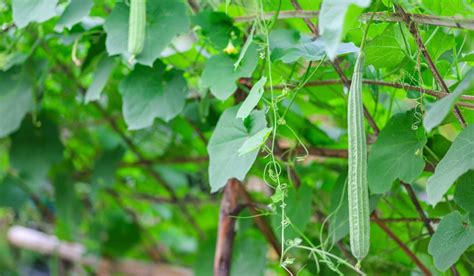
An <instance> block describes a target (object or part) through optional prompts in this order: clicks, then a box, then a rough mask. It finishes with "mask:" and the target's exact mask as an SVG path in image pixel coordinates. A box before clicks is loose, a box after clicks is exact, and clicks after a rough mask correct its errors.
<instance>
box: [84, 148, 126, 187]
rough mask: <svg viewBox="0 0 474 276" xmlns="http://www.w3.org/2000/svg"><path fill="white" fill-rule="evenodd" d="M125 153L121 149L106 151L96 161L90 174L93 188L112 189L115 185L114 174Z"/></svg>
mask: <svg viewBox="0 0 474 276" xmlns="http://www.w3.org/2000/svg"><path fill="white" fill-rule="evenodd" d="M124 153H125V151H124V150H123V148H122V147H120V146H119V147H116V148H115V149H112V150H108V151H106V152H104V153H103V154H102V156H100V157H99V159H97V161H96V162H95V165H94V170H93V172H92V184H93V185H94V188H99V187H112V186H113V184H114V183H115V174H116V171H117V168H118V166H119V164H120V161H121V160H122V157H123V154H124Z"/></svg>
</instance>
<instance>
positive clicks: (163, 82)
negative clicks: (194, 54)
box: [119, 61, 188, 130]
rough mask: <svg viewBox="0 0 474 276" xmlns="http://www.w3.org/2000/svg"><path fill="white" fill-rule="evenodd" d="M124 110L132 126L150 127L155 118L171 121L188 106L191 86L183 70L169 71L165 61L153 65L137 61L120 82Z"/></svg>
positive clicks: (129, 124)
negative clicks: (145, 64)
mask: <svg viewBox="0 0 474 276" xmlns="http://www.w3.org/2000/svg"><path fill="white" fill-rule="evenodd" d="M119 89H120V93H121V94H122V97H123V108H122V109H123V114H124V117H125V122H126V123H127V125H128V128H129V129H130V130H135V129H141V128H145V127H149V126H151V125H152V124H153V121H154V119H155V118H157V117H158V118H160V119H163V120H165V121H169V120H171V119H173V118H174V117H176V115H178V114H179V113H180V112H181V111H182V110H183V108H184V105H185V103H186V95H187V94H188V87H187V84H186V80H185V79H184V78H183V75H182V72H180V71H178V70H175V69H172V70H169V71H165V65H164V64H163V63H162V62H161V61H157V62H155V64H154V65H153V67H152V68H150V67H147V66H143V65H137V66H136V67H135V70H133V72H132V73H131V74H130V75H128V76H127V77H126V78H125V79H124V80H123V81H122V82H121V83H120V88H119Z"/></svg>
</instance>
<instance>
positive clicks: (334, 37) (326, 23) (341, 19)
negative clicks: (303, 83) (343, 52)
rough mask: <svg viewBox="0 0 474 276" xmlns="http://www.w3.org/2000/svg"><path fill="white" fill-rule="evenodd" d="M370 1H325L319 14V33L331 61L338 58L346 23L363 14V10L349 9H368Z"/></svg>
mask: <svg viewBox="0 0 474 276" xmlns="http://www.w3.org/2000/svg"><path fill="white" fill-rule="evenodd" d="M370 2H371V1H370V0H324V1H323V3H322V5H321V12H320V14H319V32H320V34H321V37H322V40H323V41H324V42H325V48H326V52H327V54H328V57H329V59H331V60H334V58H335V57H336V55H337V54H336V53H337V49H338V46H339V43H340V42H341V40H342V39H343V37H344V35H345V31H346V28H345V24H344V23H345V21H346V19H347V18H348V17H350V18H354V17H357V16H358V15H359V14H360V13H361V11H362V10H361V9H349V7H350V6H351V5H356V6H358V7H361V8H366V7H368V6H369V5H370Z"/></svg>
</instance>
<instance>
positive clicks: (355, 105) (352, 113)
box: [347, 51, 370, 264]
mask: <svg viewBox="0 0 474 276" xmlns="http://www.w3.org/2000/svg"><path fill="white" fill-rule="evenodd" d="M363 64H364V52H363V51H360V53H359V57H358V58H357V61H356V64H355V68H354V74H353V76H352V83H351V87H350V89H349V102H348V111H347V114H348V115H347V118H348V119H347V125H348V134H349V160H348V161H349V173H348V187H349V188H348V199H349V230H350V231H349V235H350V244H351V251H352V255H354V257H356V258H357V259H358V260H359V264H360V261H361V260H362V259H363V258H364V257H365V256H367V253H368V252H369V244H370V214H369V212H370V211H369V191H368V183H367V144H366V138H365V128H364V110H363V104H362V68H363Z"/></svg>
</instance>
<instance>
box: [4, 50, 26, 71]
mask: <svg viewBox="0 0 474 276" xmlns="http://www.w3.org/2000/svg"><path fill="white" fill-rule="evenodd" d="M29 57H30V55H29V54H25V53H22V52H12V53H6V52H2V53H0V70H1V71H8V70H10V69H11V68H12V67H13V66H15V65H20V64H23V63H25V61H26V60H27V59H28V58H29Z"/></svg>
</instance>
